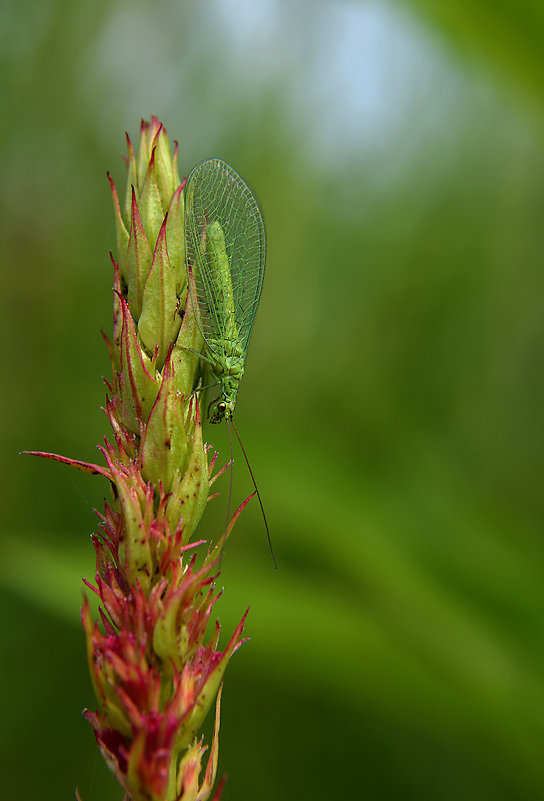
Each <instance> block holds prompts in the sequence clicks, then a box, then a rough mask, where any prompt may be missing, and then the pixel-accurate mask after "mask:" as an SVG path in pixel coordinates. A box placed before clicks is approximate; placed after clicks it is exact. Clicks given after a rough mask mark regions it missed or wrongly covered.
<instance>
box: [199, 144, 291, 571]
mask: <svg viewBox="0 0 544 801" xmlns="http://www.w3.org/2000/svg"><path fill="white" fill-rule="evenodd" d="M185 240H186V263H187V279H188V285H189V291H190V296H191V301H192V303H193V308H194V310H195V316H196V319H197V321H198V325H199V328H200V332H201V334H202V337H203V339H204V342H205V346H206V347H205V351H206V352H205V353H204V354H200V356H201V358H202V359H204V361H206V362H207V363H208V364H209V370H210V374H211V378H212V383H217V384H218V385H219V388H220V391H219V397H218V398H217V399H216V400H214V401H212V402H211V403H210V407H209V420H210V422H211V423H220V422H221V421H222V420H226V421H227V425H228V427H229V435H230V439H231V450H232V435H231V434H230V426H231V425H232V427H233V428H234V432H235V434H236V437H237V439H238V442H239V443H240V447H241V449H242V453H243V454H244V458H245V460H246V464H247V466H248V470H249V473H250V476H251V479H252V481H253V485H254V487H255V491H256V493H257V497H258V499H259V504H260V507H261V511H262V513H263V518H264V523H265V527H266V533H267V536H268V543H269V546H270V551H271V553H272V558H273V559H274V553H273V551H272V544H271V541H270V532H269V530H268V523H267V520H266V515H265V513H264V508H263V504H262V501H261V496H260V493H259V490H258V489H257V485H256V483H255V478H254V477H253V472H252V470H251V467H250V464H249V462H248V459H247V456H246V452H245V450H244V446H243V445H242V442H241V440H240V437H239V435H238V431H237V430H236V427H235V425H234V422H233V420H232V415H233V412H234V409H235V406H236V396H237V394H238V386H239V384H240V381H241V379H242V377H243V375H244V370H245V363H246V355H247V347H248V343H249V337H250V335H251V329H252V328H253V322H254V320H255V314H256V312H257V307H258V305H259V299H260V297H261V291H262V286H263V279H264V265H265V257H266V237H265V230H264V222H263V218H262V214H261V210H260V208H259V204H258V203H257V200H256V199H255V196H254V195H253V193H252V191H251V189H250V188H249V187H248V185H247V184H246V183H245V181H244V180H243V178H241V177H240V175H238V173H237V172H236V171H235V170H233V168H232V167H231V166H230V165H229V164H227V163H226V162H225V161H222V160H221V159H218V158H213V159H208V160H207V161H203V162H201V163H200V164H197V166H196V167H194V169H193V170H192V171H191V173H190V174H189V177H188V178H187V184H186V187H185ZM231 486H232V471H231ZM229 498H230V493H229ZM274 564H276V560H275V559H274Z"/></svg>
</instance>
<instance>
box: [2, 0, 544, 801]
mask: <svg viewBox="0 0 544 801" xmlns="http://www.w3.org/2000/svg"><path fill="white" fill-rule="evenodd" d="M0 41H1V47H0V59H1V70H0V76H1V86H0V98H1V112H0V114H1V122H2V125H1V131H0V135H1V149H0V152H1V156H0V158H1V174H0V180H1V193H0V203H1V213H0V225H1V226H2V231H1V236H2V246H3V247H2V250H3V265H2V292H1V301H2V312H1V316H0V319H1V323H2V326H3V332H2V353H3V359H2V373H3V387H4V388H3V391H2V392H1V394H0V403H1V407H0V412H1V415H0V420H1V426H0V428H1V433H2V454H1V455H2V465H1V469H2V490H3V499H2V504H1V512H2V542H1V548H2V553H1V557H0V579H1V581H0V588H1V594H2V601H1V605H0V609H1V615H2V618H1V624H2V627H1V631H2V637H1V648H2V654H1V686H2V699H1V710H2V711H1V714H0V718H1V723H0V726H1V743H0V746H1V747H0V754H1V757H0V758H1V759H2V762H3V764H2V765H1V773H0V776H1V787H2V795H3V796H4V797H6V798H13V799H17V801H34V799H40V801H47V799H55V800H56V799H61V798H71V797H73V792H74V788H75V787H76V785H77V786H78V787H79V789H80V792H81V794H82V798H83V799H84V801H110V799H111V800H112V801H113V800H114V799H120V798H121V795H122V794H121V792H120V790H119V789H118V788H117V786H116V785H115V783H114V782H113V780H112V779H111V778H110V776H109V774H108V771H107V770H106V768H105V767H104V766H103V765H102V762H101V759H100V757H99V756H98V755H97V752H96V748H95V745H94V738H93V735H92V733H91V730H90V727H89V726H88V724H87V723H86V722H85V721H84V720H83V719H82V718H81V717H80V710H81V709H82V707H84V706H85V705H89V706H91V707H93V706H94V698H93V695H92V691H91V687H90V683H89V680H88V677H87V668H86V663H85V653H84V643H83V637H82V632H81V628H80V624H79V617H78V616H79V605H80V600H81V581H80V579H81V576H82V575H86V576H88V577H91V576H92V574H93V554H92V547H91V543H90V541H89V539H88V535H89V533H90V532H91V531H92V530H93V529H94V528H95V526H96V518H95V516H94V514H93V511H92V509H93V507H96V508H98V509H100V508H101V507H102V503H103V500H102V499H103V496H104V494H107V492H108V488H107V486H106V485H105V483H104V482H103V481H102V480H101V479H99V478H94V479H93V478H90V477H89V476H84V475H79V474H75V473H71V472H70V471H69V470H68V469H66V468H63V467H61V466H60V465H55V464H50V463H45V462H43V463H42V462H40V461H39V460H32V459H31V458H23V457H18V456H17V452H18V451H19V450H22V449H25V448H26V449H32V448H33V449H43V450H53V451H56V452H60V453H63V454H66V455H69V456H73V457H77V458H81V459H87V460H91V461H94V460H96V459H97V458H98V455H97V452H96V449H95V447H96V443H98V442H99V441H100V440H101V438H102V437H103V436H104V434H105V433H107V428H106V421H105V418H104V417H103V415H102V413H101V412H100V411H99V407H100V405H101V403H102V402H103V396H104V387H103V385H102V383H101V380H100V377H101V375H108V372H109V366H108V361H107V354H106V350H105V348H104V346H103V343H102V341H101V338H100V335H99V329H100V328H104V329H105V330H106V331H107V332H109V330H110V328H111V286H112V275H111V269H110V263H109V258H108V249H109V248H112V247H113V246H114V224H113V214H112V210H111V201H110V196H109V188H108V185H107V181H106V178H105V172H106V170H107V169H111V170H112V172H113V175H114V177H115V178H116V180H117V181H118V183H120V184H121V185H123V181H124V167H123V163H122V160H121V159H120V157H119V154H120V153H121V152H122V151H124V140H123V136H124V131H125V130H128V131H129V133H130V134H131V136H132V137H133V139H135V138H136V137H137V131H138V126H139V120H140V117H142V116H143V117H146V118H149V117H150V115H151V114H153V113H154V114H157V115H158V116H159V117H160V119H161V120H162V121H163V122H164V123H165V124H166V126H167V130H168V133H169V135H170V137H171V138H173V139H174V138H175V139H179V141H180V149H181V172H182V174H187V173H188V172H189V170H190V168H191V167H192V166H193V164H195V163H196V162H198V161H200V160H201V159H204V158H207V157H209V156H214V155H216V156H220V157H222V158H224V159H226V160H227V161H228V162H230V163H231V164H233V165H234V167H235V168H236V169H237V170H238V171H239V172H240V173H241V174H242V175H243V176H244V178H245V179H246V180H247V181H248V183H250V185H251V186H252V187H253V188H254V190H255V192H256V194H257V195H258V197H259V198H260V201H261V204H262V207H263V210H264V215H265V220H266V224H267V235H268V248H269V249H268V262H267V276H266V281H265V287H264V293H263V297H262V302H261V306H260V309H259V313H258V316H257V320H256V326H255V329H254V334H253V338H252V343H251V347H250V351H249V357H248V363H247V372H246V377H245V378H244V381H243V384H242V388H241V392H240V396H239V402H238V407H237V423H238V426H239V430H240V432H241V435H242V437H243V440H244V443H245V446H246V449H247V451H248V453H249V456H250V458H251V461H252V465H253V469H254V471H255V474H256V476H257V478H258V481H259V484H260V489H261V493H262V496H263V499H264V502H265V505H266V509H267V512H268V517H269V522H270V527H271V530H272V535H273V540H274V547H275V550H276V555H277V557H278V561H279V563H280V570H279V572H278V573H276V572H275V571H274V569H273V566H272V562H271V559H270V556H269V553H268V551H267V545H266V537H265V532H264V528H263V525H262V521H261V519H260V516H259V510H258V507H257V505H256V504H254V505H253V506H251V508H250V509H249V510H248V511H247V513H246V514H245V515H244V516H243V518H242V519H241V521H240V523H239V525H238V526H237V529H236V536H235V537H234V539H233V542H232V544H231V545H230V546H229V548H228V550H227V553H226V556H225V559H224V575H223V582H224V586H225V593H224V596H223V598H222V600H221V602H220V604H219V605H218V607H216V608H217V610H218V614H219V616H220V618H221V621H222V624H223V633H224V636H225V637H226V636H227V635H229V633H230V631H231V630H232V629H233V627H234V626H235V624H236V622H237V621H238V619H239V617H240V616H241V614H242V612H243V611H244V609H245V608H246V607H247V606H248V605H251V612H250V617H249V621H248V627H247V631H248V634H249V635H250V636H251V642H250V643H248V644H247V645H245V646H244V647H243V649H242V650H241V651H240V652H239V653H238V654H237V655H236V656H235V658H234V659H233V661H232V663H231V665H230V666H229V669H228V672H227V677H226V685H225V692H224V694H223V698H224V703H223V719H222V739H221V750H220V760H221V762H220V769H221V770H227V771H228V773H229V780H228V783H227V786H226V790H225V793H224V799H225V801H231V800H232V801H234V799H238V801H243V800H244V799H248V800H249V799H255V798H258V799H260V801H269V800H270V801H271V800H272V799H274V800H275V801H276V800H277V799H280V798H281V799H312V801H319V799H336V798H356V799H359V798H360V799H373V800H374V799H375V800H377V801H382V800H385V799H387V800H389V799H404V801H406V799H414V800H415V799H417V800H418V801H427V800H428V801H450V800H451V801H459V799H463V801H467V800H468V801H471V800H472V799H474V801H476V800H477V801H487V799H489V801H491V800H493V801H502V800H503V799H504V801H507V800H508V801H512V800H514V801H517V799H523V800H525V799H527V801H528V800H529V799H542V798H543V797H544V757H543V754H544V671H543V664H544V630H543V625H544V623H543V621H544V581H543V575H544V541H543V525H542V522H543V513H544V498H543V492H542V482H543V476H544V422H543V419H544V418H543V412H544V315H543V312H542V308H543V301H544V269H543V258H542V254H543V251H544V225H543V221H544V155H543V136H544V5H543V4H542V3H540V2H537V0H515V2H514V0H503V1H502V2H501V3H495V4H493V3H490V2H486V0H440V2H436V1H434V2H432V1H431V0H419V1H418V0H412V2H410V0H405V1H404V2H401V0H398V2H393V0H381V1H380V0H374V2H363V1H362V0H361V2H315V1H314V2H312V1H311V0H307V1H306V2H305V1H304V0H199V1H197V0H194V1H191V2H183V0H158V2H143V0H140V1H139V2H138V1H137V0H136V1H135V0H125V1H124V2H123V0H114V1H113V2H112V0H108V1H106V0H98V1H95V2H92V3H85V2H82V1H78V2H74V0H44V1H43V2H40V3H38V2H32V0H25V1H24V2H20V0H4V2H3V3H2V8H1V11H0ZM207 437H208V440H209V441H212V442H213V444H214V445H215V446H216V447H218V448H220V449H221V454H222V458H223V459H224V460H225V461H226V460H227V458H228V438H227V434H226V430H225V429H224V428H223V427H217V428H213V429H212V430H208V432H207ZM222 489H223V496H222V499H221V500H219V501H216V502H215V503H214V504H213V505H212V506H211V507H210V509H209V510H208V511H207V513H206V517H205V519H204V521H203V524H202V526H201V529H200V531H201V534H202V536H205V537H207V536H213V535H214V533H216V532H217V531H218V530H219V531H220V530H221V526H222V525H223V518H224V509H225V507H224V496H225V490H226V487H225V486H224V487H223V488H222ZM250 489H251V484H250V480H249V477H248V475H247V471H246V469H245V466H244V465H243V463H242V460H241V457H238V458H237V460H236V466H235V489H234V493H235V498H236V499H237V500H241V499H242V498H243V497H245V495H246V494H248V493H249V491H250Z"/></svg>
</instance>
